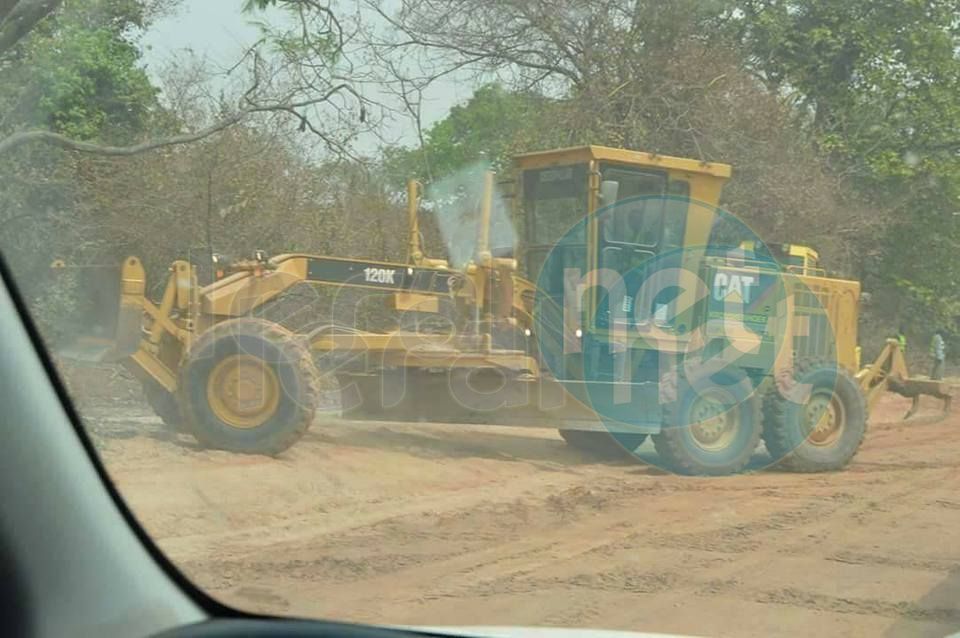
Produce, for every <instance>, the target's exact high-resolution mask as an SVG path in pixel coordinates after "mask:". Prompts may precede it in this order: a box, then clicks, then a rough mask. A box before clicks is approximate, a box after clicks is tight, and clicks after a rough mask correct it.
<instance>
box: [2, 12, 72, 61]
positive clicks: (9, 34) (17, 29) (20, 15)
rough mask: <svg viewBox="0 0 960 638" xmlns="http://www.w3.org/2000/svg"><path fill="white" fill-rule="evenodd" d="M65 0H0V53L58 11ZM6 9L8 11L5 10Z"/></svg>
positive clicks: (10, 47)
mask: <svg viewBox="0 0 960 638" xmlns="http://www.w3.org/2000/svg"><path fill="white" fill-rule="evenodd" d="M62 2H63V0H20V1H19V2H16V0H14V3H13V5H12V6H10V0H0V55H3V54H4V53H6V52H7V51H9V50H10V49H12V48H13V46H14V45H15V44H16V43H17V42H19V41H20V40H21V39H23V37H24V36H25V35H27V34H28V33H30V32H31V31H32V30H33V28H34V27H35V26H37V23H38V22H40V21H41V20H43V19H44V18H46V17H47V16H48V15H50V14H51V13H53V12H54V11H56V9H57V7H59V6H60V4H61V3H62ZM4 9H6V11H4Z"/></svg>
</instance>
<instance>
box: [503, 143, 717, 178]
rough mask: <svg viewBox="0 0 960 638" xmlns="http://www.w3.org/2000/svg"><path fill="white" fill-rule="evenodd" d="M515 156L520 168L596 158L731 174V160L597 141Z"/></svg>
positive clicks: (580, 161) (683, 169) (623, 162)
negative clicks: (658, 152)
mask: <svg viewBox="0 0 960 638" xmlns="http://www.w3.org/2000/svg"><path fill="white" fill-rule="evenodd" d="M513 159H514V162H515V163H516V164H517V166H518V167H519V168H520V169H528V168H542V167H546V166H557V165H561V164H576V163H582V162H588V161H590V160H597V161H606V162H613V163H617V164H628V165H632V166H650V167H654V168H661V169H668V170H675V171H683V172H686V173H699V174H702V175H710V176H712V177H720V178H728V177H730V174H731V167H730V165H729V164H721V163H718V162H703V161H700V160H695V159H688V158H683V157H671V156H669V155H656V154H654V153H644V152H641V151H628V150H626V149H622V148H612V147H609V146H595V145H590V146H574V147H570V148H560V149H553V150H549V151H535V152H532V153H521V154H520V155H515V156H514V158H513Z"/></svg>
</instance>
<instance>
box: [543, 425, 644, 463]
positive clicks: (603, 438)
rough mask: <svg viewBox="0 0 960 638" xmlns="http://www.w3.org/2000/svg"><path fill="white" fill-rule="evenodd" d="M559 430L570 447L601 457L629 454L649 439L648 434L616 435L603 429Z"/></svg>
mask: <svg viewBox="0 0 960 638" xmlns="http://www.w3.org/2000/svg"><path fill="white" fill-rule="evenodd" d="M558 431H559V432H560V436H561V438H563V440H564V441H566V442H567V445H569V446H570V447H572V448H574V449H577V450H580V451H581V452H585V453H587V454H590V455H591V456H597V457H600V458H622V457H625V456H629V455H631V454H632V453H633V451H634V450H636V449H637V448H638V447H640V446H641V445H643V442H644V441H646V440H647V435H646V434H629V433H617V434H616V435H614V434H611V433H609V432H602V431H587V430H558Z"/></svg>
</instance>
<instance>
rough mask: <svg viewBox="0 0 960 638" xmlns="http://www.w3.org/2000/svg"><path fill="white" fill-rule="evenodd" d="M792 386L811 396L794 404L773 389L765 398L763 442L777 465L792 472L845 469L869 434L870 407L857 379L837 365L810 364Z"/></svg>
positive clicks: (804, 364) (800, 368)
mask: <svg viewBox="0 0 960 638" xmlns="http://www.w3.org/2000/svg"><path fill="white" fill-rule="evenodd" d="M791 387H799V388H804V387H806V388H808V389H809V392H804V394H806V395H807V396H805V397H802V396H797V397H793V400H791V398H787V397H785V396H783V393H781V392H780V391H779V390H778V389H777V388H775V387H773V388H770V390H768V391H767V393H766V396H765V397H764V405H763V413H764V414H763V420H764V424H763V441H764V443H765V444H766V446H767V451H768V452H770V456H771V457H773V460H774V463H775V464H776V466H777V467H779V468H782V469H785V470H790V471H793V472H829V471H836V470H841V469H843V468H844V467H846V466H847V464H848V463H850V460H851V459H852V458H853V457H854V456H855V455H856V453H857V450H859V449H860V444H861V443H862V442H863V437H864V435H865V434H866V431H867V404H866V400H865V399H864V396H863V393H862V392H860V388H859V387H858V386H857V383H856V381H855V380H854V379H853V377H852V376H850V374H849V373H848V372H847V371H845V370H843V369H842V368H839V367H838V366H837V365H836V364H835V363H832V362H825V361H809V362H802V363H800V364H799V365H798V366H797V367H796V370H795V372H794V375H793V384H792V386H791ZM787 394H790V392H787ZM814 421H815V422H814Z"/></svg>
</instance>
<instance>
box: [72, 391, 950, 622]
mask: <svg viewBox="0 0 960 638" xmlns="http://www.w3.org/2000/svg"><path fill="white" fill-rule="evenodd" d="M906 407H907V404H906V402H905V401H903V400H900V399H897V398H894V397H891V398H887V399H885V402H884V404H883V406H882V407H881V410H880V411H878V413H877V414H875V416H874V419H873V423H872V424H871V429H870V432H869V433H868V436H867V442H866V444H865V445H864V448H863V449H862V451H861V453H860V455H859V457H858V458H857V460H856V462H855V463H854V464H853V465H852V466H851V467H850V469H849V470H847V471H845V472H842V473H836V474H827V475H795V474H784V473H777V472H773V471H758V472H756V473H753V474H749V475H743V476H737V477H732V478H726V479H690V478H682V477H676V476H669V475H664V474H662V473H660V472H659V471H656V470H655V469H653V468H650V467H646V466H642V465H640V466H638V465H630V464H610V463H606V464H604V463H597V462H596V461H594V460H591V459H589V458H587V457H585V456H583V455H581V454H580V453H578V452H576V451H573V450H571V449H569V448H567V447H565V445H564V444H563V442H562V441H561V440H560V439H559V437H558V436H557V435H556V433H555V432H553V431H546V430H522V429H491V428H479V427H448V426H410V425H400V424H369V423H367V424H362V423H352V422H342V421H337V420H318V422H317V423H316V424H315V425H314V427H313V429H312V430H311V432H310V433H309V434H308V435H307V437H306V438H305V439H304V440H303V441H302V442H301V443H300V444H299V445H297V446H296V447H295V448H293V449H292V450H290V451H289V452H288V453H286V454H285V455H283V457H282V458H279V459H269V458H263V457H244V456H235V455H231V454H227V453H222V452H213V451H205V450H200V449H197V448H196V446H195V444H194V443H193V440H192V439H190V438H189V437H187V436H183V435H180V436H176V435H170V434H168V433H167V432H166V431H165V430H164V429H163V428H162V426H161V425H160V424H159V422H158V421H157V420H156V419H155V418H154V417H152V416H150V415H149V414H148V413H147V412H146V411H145V410H144V411H142V412H139V413H137V411H136V410H131V409H128V408H123V409H122V410H121V409H114V410H101V411H100V412H99V413H95V414H93V415H92V418H91V423H93V424H94V426H93V428H94V432H95V436H96V440H97V442H98V445H99V446H100V447H101V449H102V453H103V455H104V458H105V460H106V463H107V466H108V468H109V469H110V470H111V472H112V473H113V475H114V477H115V479H116V481H117V482H118V483H119V485H120V487H121V489H122V491H123V493H124V494H126V495H127V497H128V499H129V501H130V503H131V505H132V506H133V509H134V510H135V512H136V513H137V515H138V516H139V517H140V519H141V521H142V522H143V523H144V525H145V526H146V527H147V529H148V530H149V531H150V533H151V534H153V536H154V537H155V538H156V539H158V541H159V543H160V545H161V547H162V548H163V549H164V550H165V551H166V552H168V553H169V555H170V556H171V557H172V558H173V559H174V561H175V562H176V563H177V564H179V565H180V566H181V567H182V568H183V569H184V570H185V572H186V573H187V575H188V576H189V577H191V578H192V579H194V581H195V582H197V583H198V584H199V585H201V586H202V587H203V588H205V589H207V590H209V591H210V592H212V593H213V594H214V595H215V596H216V597H218V598H220V599H221V600H223V601H225V602H227V603H230V604H233V605H237V606H241V607H245V608H248V609H253V610H259V611H268V612H277V613H284V614H302V615H308V616H321V617H329V618H337V619H350V620H358V621H370V622H382V623H400V624H434V625H436V624H460V625H490V624H494V625H556V626H575V627H597V628H612V629H634V630H645V631H657V632H670V633H681V634H694V635H718V636H769V635H796V636H801V635H802V636H807V635H835V636H839V635H854V636H876V635H881V634H890V635H929V636H939V635H945V634H947V633H949V632H951V631H956V630H958V629H960V471H958V467H960V415H954V416H953V417H952V418H951V419H949V420H947V421H944V422H941V423H938V424H916V425H914V424H903V423H901V422H899V421H898V415H900V414H902V413H903V411H905V409H906ZM647 445H649V443H648V444H647ZM649 453H650V454H652V450H651V451H650V452H649ZM755 460H756V464H757V465H758V466H762V465H763V464H764V463H765V461H766V458H765V455H764V453H758V455H757V458H756V459H755Z"/></svg>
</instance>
